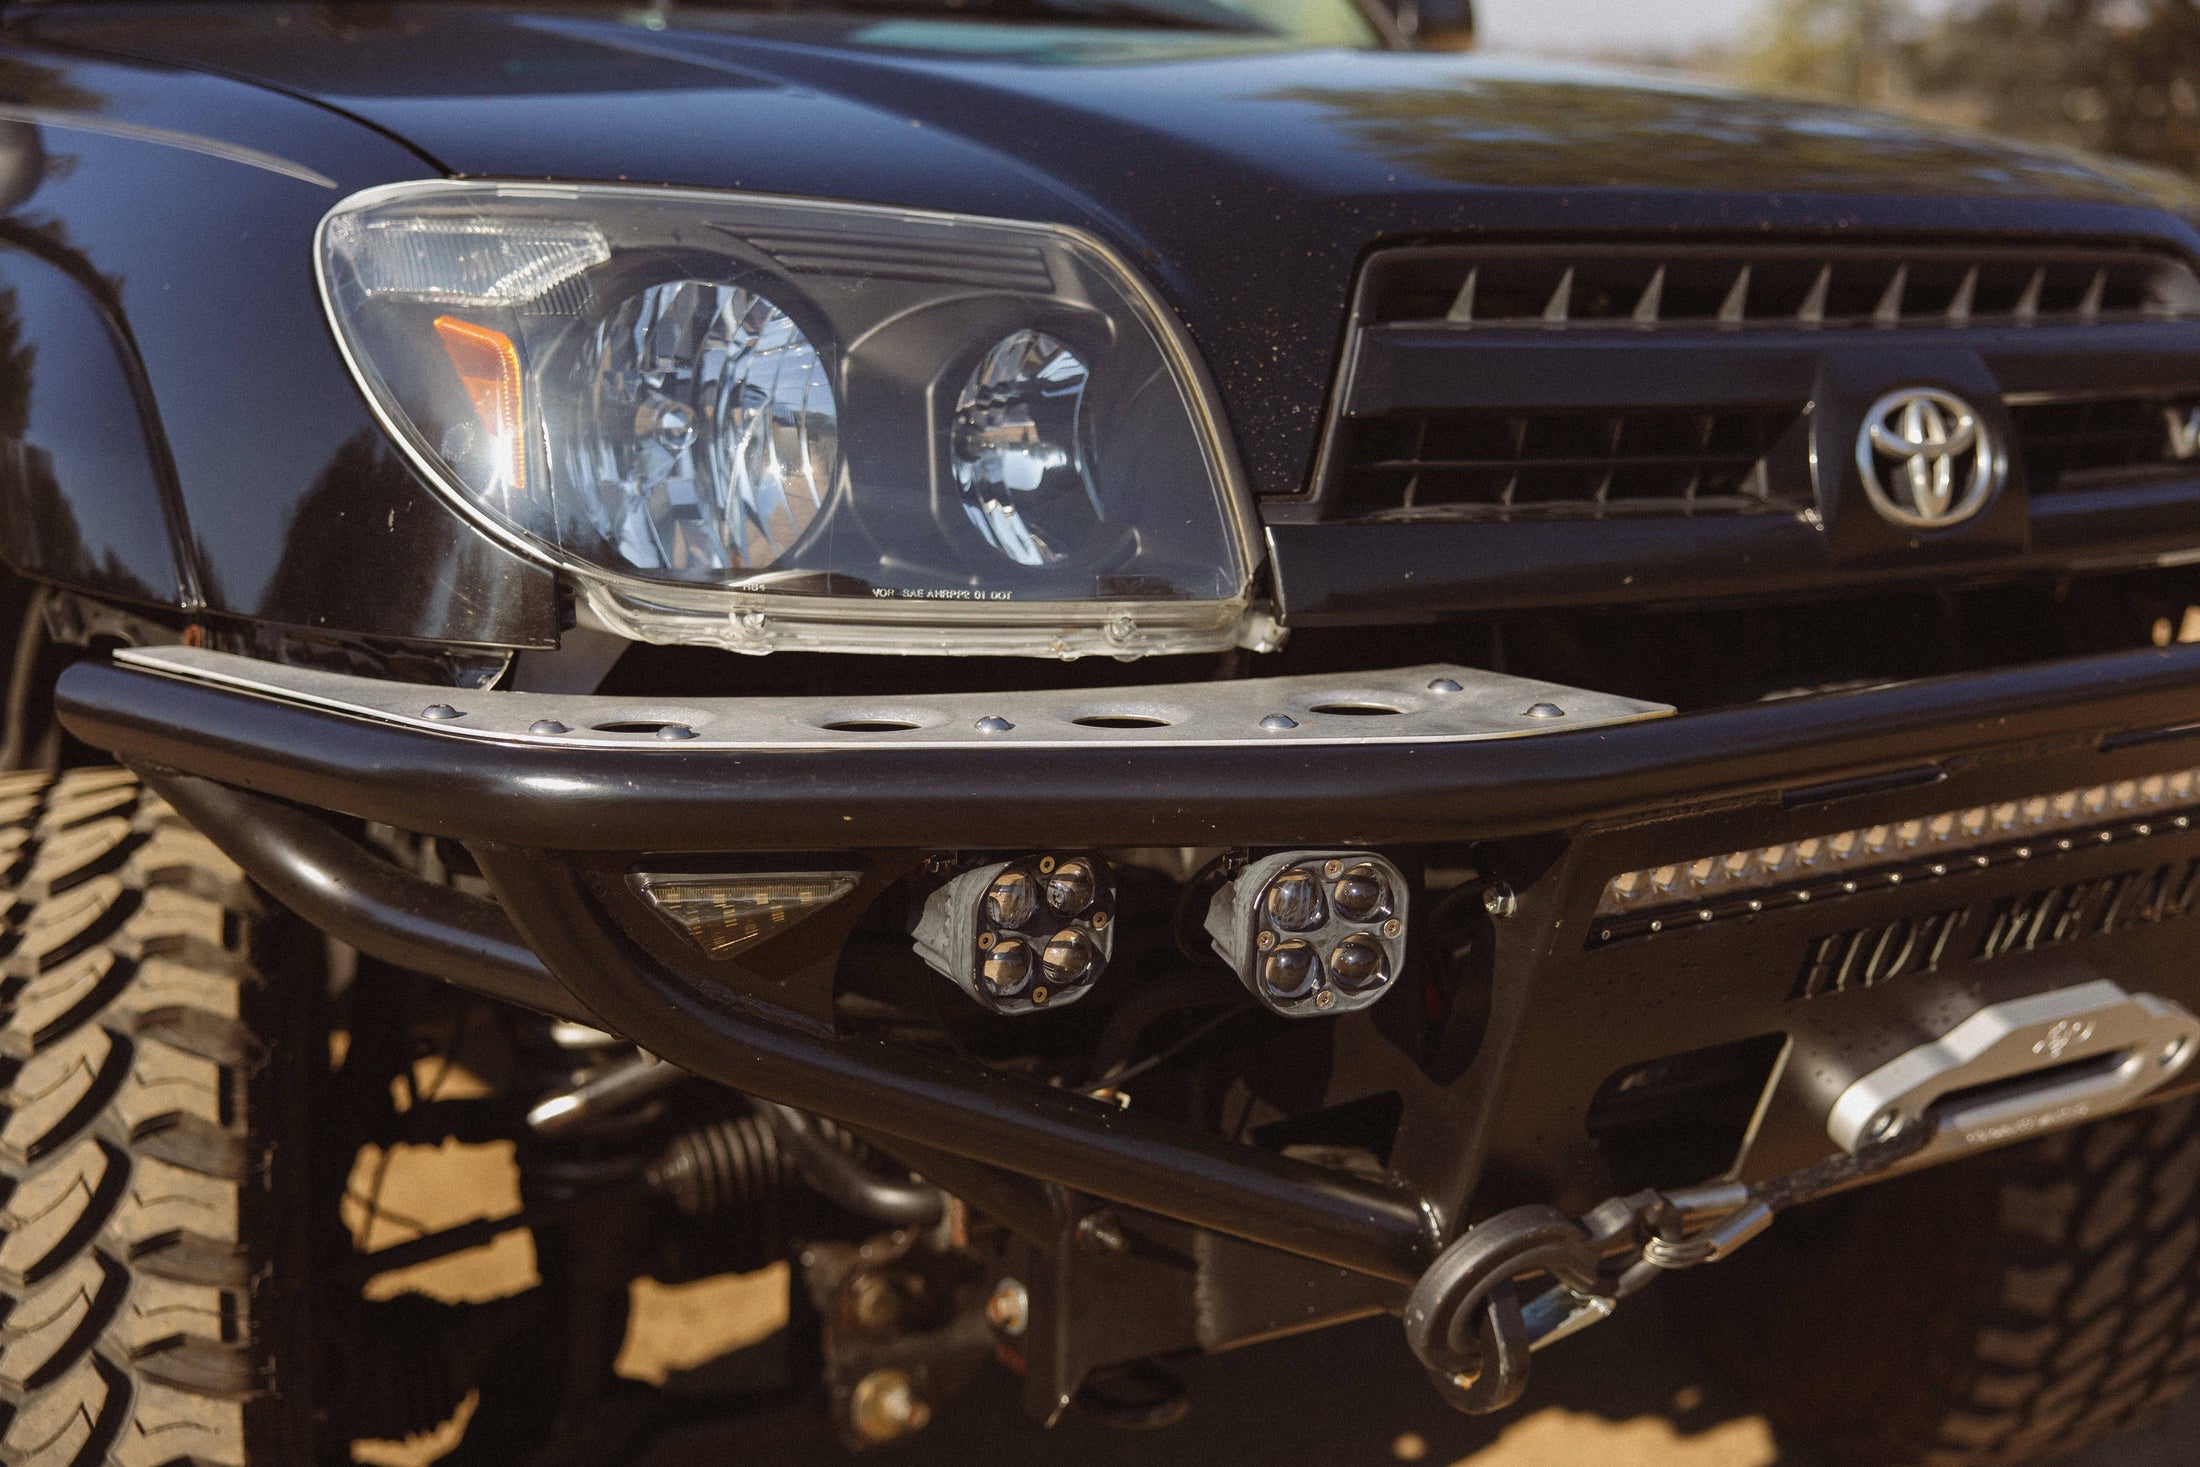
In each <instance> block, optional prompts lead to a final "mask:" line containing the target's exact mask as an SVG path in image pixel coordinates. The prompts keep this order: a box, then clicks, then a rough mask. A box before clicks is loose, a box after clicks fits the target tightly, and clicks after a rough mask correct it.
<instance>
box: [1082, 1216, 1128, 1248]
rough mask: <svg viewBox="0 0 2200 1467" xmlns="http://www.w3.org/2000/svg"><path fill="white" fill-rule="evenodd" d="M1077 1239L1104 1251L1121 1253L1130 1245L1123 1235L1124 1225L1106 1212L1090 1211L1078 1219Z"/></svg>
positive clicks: (1088, 1246)
mask: <svg viewBox="0 0 2200 1467" xmlns="http://www.w3.org/2000/svg"><path fill="white" fill-rule="evenodd" d="M1077 1241H1078V1242H1080V1243H1082V1244H1084V1245H1085V1246H1086V1247H1087V1248H1094V1249H1098V1250H1099V1251H1100V1252H1102V1253H1120V1252H1122V1251H1123V1250H1124V1249H1125V1248H1127V1247H1129V1246H1130V1244H1129V1243H1128V1242H1127V1241H1125V1239H1124V1237H1123V1225H1122V1224H1121V1223H1119V1222H1117V1221H1116V1220H1115V1218H1114V1216H1113V1215H1111V1214H1109V1213H1105V1212H1088V1213H1086V1214H1085V1215H1084V1216H1083V1217H1081V1218H1079V1219H1077Z"/></svg>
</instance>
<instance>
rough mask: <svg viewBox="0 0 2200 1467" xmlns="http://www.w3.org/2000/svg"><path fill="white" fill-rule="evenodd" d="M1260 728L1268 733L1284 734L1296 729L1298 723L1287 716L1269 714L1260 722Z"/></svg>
mask: <svg viewBox="0 0 2200 1467" xmlns="http://www.w3.org/2000/svg"><path fill="white" fill-rule="evenodd" d="M1260 726H1261V728H1262V729H1263V730H1264V731H1266V732H1268V733H1286V732H1288V731H1290V730H1291V729H1294V728H1297V727H1298V726H1299V721H1298V720H1297V719H1296V718H1293V717H1291V716H1289V715H1288V714H1283V713H1271V714H1269V715H1268V716H1267V717H1266V718H1263V719H1262V720H1261V721H1260Z"/></svg>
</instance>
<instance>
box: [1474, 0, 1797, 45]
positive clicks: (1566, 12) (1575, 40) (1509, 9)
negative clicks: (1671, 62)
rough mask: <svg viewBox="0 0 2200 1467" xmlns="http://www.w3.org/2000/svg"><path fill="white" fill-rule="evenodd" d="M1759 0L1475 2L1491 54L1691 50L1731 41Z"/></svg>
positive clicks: (1531, 0) (1530, 0)
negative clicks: (1495, 52) (1494, 52)
mask: <svg viewBox="0 0 2200 1467" xmlns="http://www.w3.org/2000/svg"><path fill="white" fill-rule="evenodd" d="M1758 6H1759V0H1475V18H1476V21H1477V24H1478V28H1479V30H1480V33H1481V34H1480V39H1481V42H1482V45H1483V46H1484V48H1485V49H1488V50H1492V51H1557V52H1601V53H1611V52H1625V51H1631V50H1636V49H1641V50H1645V51H1662V52H1668V53H1671V52H1687V51H1693V50H1696V49H1697V48H1699V47H1702V46H1706V45H1712V44H1717V43H1721V42H1727V41H1730V40H1731V39H1732V38H1733V37H1735V36H1736V35H1737V34H1738V33H1739V32H1740V31H1741V30H1742V28H1743V27H1744V26H1745V25H1746V24H1747V23H1748V21H1749V19H1750V17H1752V16H1753V15H1755V14H1756V13H1757V9H1758Z"/></svg>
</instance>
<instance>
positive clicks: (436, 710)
mask: <svg viewBox="0 0 2200 1467" xmlns="http://www.w3.org/2000/svg"><path fill="white" fill-rule="evenodd" d="M420 716H421V717H422V718H432V719H434V720H435V721H436V722H437V723H449V722H450V721H451V720H452V719H454V718H464V717H465V716H466V715H465V714H463V713H461V712H459V711H458V710H457V709H456V708H453V707H452V706H451V705H450V704H448V703H430V704H429V705H428V706H427V707H425V708H423V709H421V710H420Z"/></svg>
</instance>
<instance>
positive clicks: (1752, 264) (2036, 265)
mask: <svg viewBox="0 0 2200 1467" xmlns="http://www.w3.org/2000/svg"><path fill="white" fill-rule="evenodd" d="M2185 317H2200V279H2196V278H2195V276H2194V274H2193V272H2192V270H2191V268H2190V267H2188V266H2187V265H2186V264H2185V263H2184V262H2183V261H2181V260H2178V259H2176V258H2174V257H2171V256H2167V255H2158V254H2150V253H2142V252H2138V251H2130V250H2125V251H2113V250H2091V251H2087V250H2067V249H2065V250H2038V249H2034V250H2026V249H1990V248H1973V249H1965V248H1950V247H1937V248H1917V249H1912V248H1901V247H1895V246H1867V247H1849V248H1819V247H1813V246H1808V245H1763V246H1755V247H1747V246H1719V245H1704V246H1693V247H1670V248H1660V247H1657V246H1650V245H1641V246H1584V247H1579V248H1553V247H1545V246H1485V247H1478V248H1477V247H1458V248H1430V249H1411V250H1397V251H1392V252H1390V253H1387V254H1384V255H1382V256H1379V257H1377V258H1376V259H1375V260H1374V261H1372V262H1370V264H1369V267H1368V278H1367V289H1366V291H1365V293H1364V294H1363V296H1362V298H1361V319H1362V320H1363V321H1365V322H1369V323H1383V322H1414V323H1442V324H1447V325H1451V326H1457V327H1464V328H1482V327H1513V328H1521V327H1528V328H1543V329H1550V330H1567V329H1582V328H1593V329H1594V328H1601V329H1615V328H1617V329H1630V328H1631V329H1635V330H1655V329H1658V328H1661V327H1663V328H1672V327H1744V326H1790V327H1792V326H1797V325H1803V326H1816V327H1858V326H1864V327H1870V326H1877V327H1896V326H1965V325H1970V324H1973V323H1977V324H1995V325H2001V324H2009V323H2017V324H2027V323H2037V324H2042V325H2047V324H2054V325H2068V324H2086V323H2095V322H2114V321H2129V320H2165V319H2167V320H2174V319H2180V318H2185Z"/></svg>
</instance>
